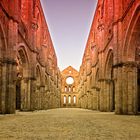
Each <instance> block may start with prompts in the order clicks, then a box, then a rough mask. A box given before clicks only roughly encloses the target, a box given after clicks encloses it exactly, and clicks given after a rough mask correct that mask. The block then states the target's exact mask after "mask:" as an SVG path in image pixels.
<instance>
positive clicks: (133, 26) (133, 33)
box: [122, 2, 140, 61]
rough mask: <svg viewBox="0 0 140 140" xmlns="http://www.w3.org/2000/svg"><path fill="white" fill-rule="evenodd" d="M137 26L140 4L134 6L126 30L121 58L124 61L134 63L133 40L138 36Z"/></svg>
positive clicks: (139, 30)
mask: <svg viewBox="0 0 140 140" xmlns="http://www.w3.org/2000/svg"><path fill="white" fill-rule="evenodd" d="M139 26H140V2H139V3H138V5H137V6H136V8H135V10H134V12H133V14H132V17H131V20H130V22H129V25H128V28H127V32H126V36H125V40H124V45H123V50H122V58H123V60H125V61H135V51H136V44H135V43H136V42H135V41H134V39H135V38H137V37H138V36H139V35H140V28H139ZM133 41H134V42H133Z"/></svg>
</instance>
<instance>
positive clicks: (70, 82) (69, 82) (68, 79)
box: [66, 77, 74, 85]
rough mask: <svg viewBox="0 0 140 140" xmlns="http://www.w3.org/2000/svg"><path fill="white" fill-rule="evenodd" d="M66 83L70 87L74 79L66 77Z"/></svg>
mask: <svg viewBox="0 0 140 140" xmlns="http://www.w3.org/2000/svg"><path fill="white" fill-rule="evenodd" d="M66 83H67V84H68V85H71V84H73V83H74V79H73V78H72V77H68V78H67V79H66Z"/></svg>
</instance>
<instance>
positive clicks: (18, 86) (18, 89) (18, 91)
mask: <svg viewBox="0 0 140 140" xmlns="http://www.w3.org/2000/svg"><path fill="white" fill-rule="evenodd" d="M20 109H21V83H20V81H18V82H17V84H16V110H20Z"/></svg>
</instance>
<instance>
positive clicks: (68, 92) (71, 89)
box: [61, 66, 79, 107]
mask: <svg viewBox="0 0 140 140" xmlns="http://www.w3.org/2000/svg"><path fill="white" fill-rule="evenodd" d="M78 76H79V73H78V71H77V70H75V69H74V68H73V67H71V66H69V67H67V68H66V69H64V70H63V71H62V72H61V79H62V83H61V91H62V92H61V107H78V95H79V93H78V91H77V87H78ZM68 78H71V80H72V79H73V81H71V80H70V81H69V79H68ZM67 80H68V81H67Z"/></svg>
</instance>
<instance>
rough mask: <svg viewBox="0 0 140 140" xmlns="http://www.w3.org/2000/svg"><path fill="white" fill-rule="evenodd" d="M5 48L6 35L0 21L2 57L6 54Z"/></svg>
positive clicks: (0, 52) (0, 50)
mask: <svg viewBox="0 0 140 140" xmlns="http://www.w3.org/2000/svg"><path fill="white" fill-rule="evenodd" d="M6 50H7V41H6V35H5V32H4V29H3V25H2V23H1V21H0V57H4V56H5V55H6Z"/></svg>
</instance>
